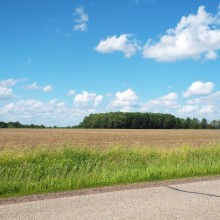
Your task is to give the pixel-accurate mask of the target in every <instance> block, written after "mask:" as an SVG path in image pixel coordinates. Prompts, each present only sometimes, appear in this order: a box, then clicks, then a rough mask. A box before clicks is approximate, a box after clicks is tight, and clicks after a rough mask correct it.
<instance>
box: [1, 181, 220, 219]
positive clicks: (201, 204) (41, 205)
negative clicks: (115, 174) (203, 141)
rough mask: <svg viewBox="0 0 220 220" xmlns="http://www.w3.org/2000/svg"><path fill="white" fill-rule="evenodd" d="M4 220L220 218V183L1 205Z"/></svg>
mask: <svg viewBox="0 0 220 220" xmlns="http://www.w3.org/2000/svg"><path fill="white" fill-rule="evenodd" d="M0 219H1V220H4V219H13V220H16V219H22V220H23V219H33V220H35V219H46V220H50V219H51V220H56V219H59V220H61V219H65V220H68V219H74V220H77V219H80V220H82V219H89V220H92V219H95V220H99V219H100V220H105V219H132V220H134V219H138V220H140V219H157V220H158V219H187V220H190V219H206V220H208V219H210V220H215V219H217V220H219V219H220V180H212V181H204V182H197V183H188V184H178V185H169V186H161V187H152V188H143V189H135V190H124V191H117V192H106V193H100V194H93V195H83V196H73V197H67V198H59V199H49V200H42V201H34V202H27V203H18V204H9V205H1V206H0Z"/></svg>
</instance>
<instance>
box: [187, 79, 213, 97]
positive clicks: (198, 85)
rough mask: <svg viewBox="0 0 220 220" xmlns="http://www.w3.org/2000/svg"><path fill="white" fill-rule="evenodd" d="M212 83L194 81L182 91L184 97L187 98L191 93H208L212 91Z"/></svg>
mask: <svg viewBox="0 0 220 220" xmlns="http://www.w3.org/2000/svg"><path fill="white" fill-rule="evenodd" d="M214 86H215V85H214V83H212V82H206V83H205V82H201V81H196V82H194V83H192V85H191V86H190V87H189V88H188V89H187V90H186V92H184V93H183V96H184V97H185V98H188V97H190V96H193V95H208V94H210V93H211V92H212V90H213V88H214Z"/></svg>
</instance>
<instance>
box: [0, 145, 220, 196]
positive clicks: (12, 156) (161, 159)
mask: <svg viewBox="0 0 220 220" xmlns="http://www.w3.org/2000/svg"><path fill="white" fill-rule="evenodd" d="M219 158H220V145H219V144H212V145H207V146H200V147H190V146H187V145H184V146H178V145H177V147H172V148H166V147H164V148H163V147H160V148H147V147H143V146H142V147H141V146H140V147H138V146H136V147H133V148H125V147H111V148H108V149H103V150H101V149H94V148H88V147H87V148H86V147H84V148H82V147H77V146H70V145H69V146H66V147H62V148H56V149H47V148H44V147H38V148H34V149H31V148H30V149H29V150H27V149H23V150H22V149H20V150H18V149H13V148H12V147H11V148H10V147H8V148H4V149H2V150H1V151H0V177H1V178H0V197H1V198H6V197H12V196H22V195H29V194H39V193H48V192H57V191H65V190H74V189H82V188H90V187H98V186H108V185H114V184H125V183H134V182H142V181H153V180H165V179H177V178H185V177H195V176H205V175H217V174H220V160H219Z"/></svg>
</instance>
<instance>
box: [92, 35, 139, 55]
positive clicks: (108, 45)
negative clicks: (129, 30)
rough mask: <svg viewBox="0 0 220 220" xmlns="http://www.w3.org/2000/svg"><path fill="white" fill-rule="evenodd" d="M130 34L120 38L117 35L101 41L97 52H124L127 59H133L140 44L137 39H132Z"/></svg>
mask: <svg viewBox="0 0 220 220" xmlns="http://www.w3.org/2000/svg"><path fill="white" fill-rule="evenodd" d="M131 37H132V35H130V34H122V35H120V36H119V37H117V36H116V35H114V36H110V37H107V39H105V40H101V41H100V42H99V44H98V46H97V47H96V48H95V50H96V51H97V52H99V53H113V52H122V53H124V55H125V57H126V58H129V57H131V56H132V55H134V54H135V53H136V51H137V50H138V48H139V43H138V41H137V40H136V39H132V38H131Z"/></svg>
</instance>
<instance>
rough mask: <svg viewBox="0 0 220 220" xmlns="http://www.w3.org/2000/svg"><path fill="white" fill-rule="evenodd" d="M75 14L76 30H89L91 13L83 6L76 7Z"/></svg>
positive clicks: (74, 28)
mask: <svg viewBox="0 0 220 220" xmlns="http://www.w3.org/2000/svg"><path fill="white" fill-rule="evenodd" d="M73 15H74V16H75V17H76V19H75V25H74V27H73V30H74V31H87V23H88V21H89V15H88V14H87V13H86V12H85V11H84V8H83V7H82V6H80V7H78V8H76V9H75V11H74V13H73Z"/></svg>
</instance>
